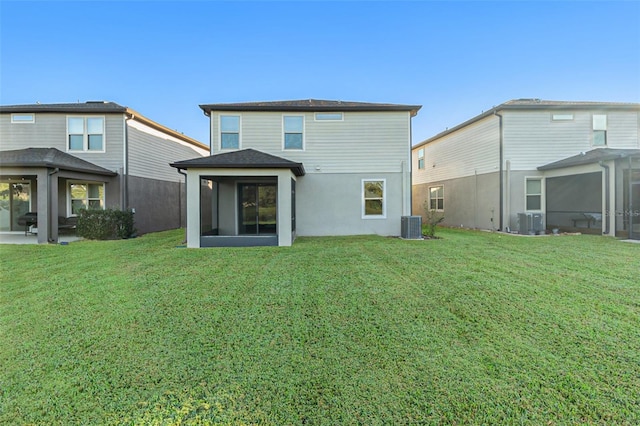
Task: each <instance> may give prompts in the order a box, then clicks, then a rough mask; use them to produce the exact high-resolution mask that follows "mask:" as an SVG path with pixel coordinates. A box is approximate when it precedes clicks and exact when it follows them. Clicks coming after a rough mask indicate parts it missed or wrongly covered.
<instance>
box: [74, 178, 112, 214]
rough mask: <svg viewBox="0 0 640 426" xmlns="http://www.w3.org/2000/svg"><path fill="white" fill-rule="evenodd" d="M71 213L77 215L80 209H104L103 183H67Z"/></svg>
mask: <svg viewBox="0 0 640 426" xmlns="http://www.w3.org/2000/svg"><path fill="white" fill-rule="evenodd" d="M69 200H70V206H69V207H70V208H69V210H70V212H71V215H77V214H78V213H79V212H80V210H81V209H87V210H102V209H104V184H102V183H87V182H73V183H71V184H69Z"/></svg>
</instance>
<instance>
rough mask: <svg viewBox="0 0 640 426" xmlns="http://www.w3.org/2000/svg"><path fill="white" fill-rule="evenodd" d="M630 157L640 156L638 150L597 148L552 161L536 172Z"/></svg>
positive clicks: (639, 150)
mask: <svg viewBox="0 0 640 426" xmlns="http://www.w3.org/2000/svg"><path fill="white" fill-rule="evenodd" d="M632 156H640V149H613V148H597V149H593V150H591V151H587V152H581V153H580V154H578V155H574V156H572V157H568V158H564V159H562V160H559V161H554V162H553V163H549V164H545V165H544V166H540V167H538V170H553V169H562V168H565V167H573V166H581V165H583V164H592V163H598V162H600V161H610V160H616V159H618V158H626V157H632Z"/></svg>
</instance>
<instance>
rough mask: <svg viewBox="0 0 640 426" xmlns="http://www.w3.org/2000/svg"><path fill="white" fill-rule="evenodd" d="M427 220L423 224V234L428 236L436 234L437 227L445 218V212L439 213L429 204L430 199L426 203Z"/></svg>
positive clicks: (432, 236) (431, 236)
mask: <svg viewBox="0 0 640 426" xmlns="http://www.w3.org/2000/svg"><path fill="white" fill-rule="evenodd" d="M424 212H425V220H424V224H423V225H422V235H423V236H425V237H427V238H434V237H435V236H436V227H437V226H438V224H439V223H440V222H442V221H443V220H444V214H442V213H439V212H437V211H435V210H433V209H431V208H430V206H429V201H427V202H425V203H424Z"/></svg>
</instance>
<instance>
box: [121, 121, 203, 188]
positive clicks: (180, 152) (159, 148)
mask: <svg viewBox="0 0 640 426" xmlns="http://www.w3.org/2000/svg"><path fill="white" fill-rule="evenodd" d="M127 125H128V141H129V175H131V176H139V177H143V178H150V179H158V180H165V181H172V182H178V181H181V180H182V176H181V175H180V174H179V173H178V172H177V170H176V169H175V168H173V167H171V166H169V164H170V163H173V162H176V161H182V160H190V159H192V158H197V157H202V156H205V155H208V154H209V152H208V151H207V150H204V149H200V148H197V147H195V146H193V145H191V144H188V143H186V142H184V141H180V140H178V139H177V138H174V137H172V136H170V135H166V134H164V133H162V132H159V131H157V130H155V129H153V128H150V127H148V126H146V125H144V124H142V123H139V122H137V121H132V120H129V121H128V122H127Z"/></svg>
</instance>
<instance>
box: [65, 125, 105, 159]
mask: <svg viewBox="0 0 640 426" xmlns="http://www.w3.org/2000/svg"><path fill="white" fill-rule="evenodd" d="M67 149H68V150H69V151H96V152H103V151H104V117H68V118H67Z"/></svg>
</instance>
